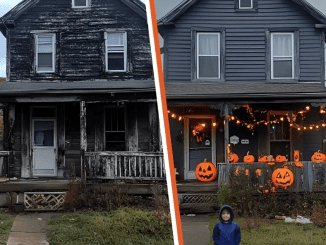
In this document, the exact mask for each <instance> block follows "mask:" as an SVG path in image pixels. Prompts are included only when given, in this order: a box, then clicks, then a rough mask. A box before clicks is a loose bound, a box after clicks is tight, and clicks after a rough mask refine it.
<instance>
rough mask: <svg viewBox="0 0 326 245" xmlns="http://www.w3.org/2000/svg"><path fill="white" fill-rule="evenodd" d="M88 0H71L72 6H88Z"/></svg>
mask: <svg viewBox="0 0 326 245" xmlns="http://www.w3.org/2000/svg"><path fill="white" fill-rule="evenodd" d="M89 1H90V0H72V7H74V8H85V7H88V6H89Z"/></svg>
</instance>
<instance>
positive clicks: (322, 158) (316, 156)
mask: <svg viewBox="0 0 326 245" xmlns="http://www.w3.org/2000/svg"><path fill="white" fill-rule="evenodd" d="M311 161H313V162H324V161H326V155H325V154H323V153H321V152H320V151H319V150H318V152H315V153H314V154H313V155H312V157H311Z"/></svg>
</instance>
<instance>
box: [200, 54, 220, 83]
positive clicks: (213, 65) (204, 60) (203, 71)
mask: <svg viewBox="0 0 326 245" xmlns="http://www.w3.org/2000/svg"><path fill="white" fill-rule="evenodd" d="M198 65H199V77H215V78H219V57H218V56H200V57H199V64H198Z"/></svg>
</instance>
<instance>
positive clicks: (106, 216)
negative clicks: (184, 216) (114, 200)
mask: <svg viewBox="0 0 326 245" xmlns="http://www.w3.org/2000/svg"><path fill="white" fill-rule="evenodd" d="M47 232H48V241H49V243H50V244H51V245H55V244H67V245H72V244H76V245H77V244H78V245H83V244H92V245H95V244H97V245H100V244H110V245H140V244H144V245H146V244H148V245H149V244H151V245H159V244H160V245H161V244H162V245H165V244H166V245H173V236H172V226H171V225H166V224H165V223H164V222H163V221H161V220H159V219H158V218H157V216H156V214H155V213H154V212H148V211H142V210H139V209H135V208H120V209H117V210H115V211H113V212H109V213H67V214H62V215H60V217H58V218H54V219H52V220H51V221H50V222H49V223H48V226H47Z"/></svg>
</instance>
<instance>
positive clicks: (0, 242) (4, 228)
mask: <svg viewBox="0 0 326 245" xmlns="http://www.w3.org/2000/svg"><path fill="white" fill-rule="evenodd" d="M14 219H15V216H13V215H9V214H6V213H3V212H2V211H1V210H0V245H5V244H6V243H7V240H8V236H9V233H10V230H11V227H12V225H13V223H14Z"/></svg>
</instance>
